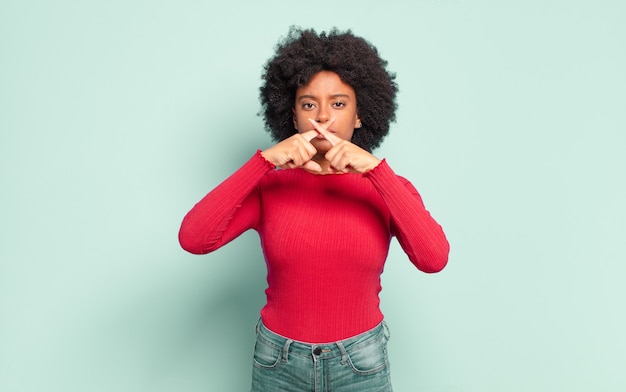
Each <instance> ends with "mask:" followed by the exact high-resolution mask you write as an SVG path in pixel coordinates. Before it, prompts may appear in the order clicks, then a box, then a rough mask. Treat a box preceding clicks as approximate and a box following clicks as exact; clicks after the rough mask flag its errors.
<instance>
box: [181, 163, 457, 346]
mask: <svg viewBox="0 0 626 392" xmlns="http://www.w3.org/2000/svg"><path fill="white" fill-rule="evenodd" d="M248 229H254V230H256V231H257V232H258V234H259V237H260V238H261V247H262V248H263V253H264V256H265V260H266V263H267V282H268V287H267V289H266V290H265V293H266V295H267V304H266V305H265V306H264V307H263V309H262V310H261V317H262V319H263V323H264V324H265V325H266V326H267V327H268V328H269V329H270V330H272V331H274V332H276V333H278V334H280V335H283V336H285V337H289V338H291V339H293V340H298V341H302V342H309V343H325V342H332V341H337V340H341V339H345V338H348V337H351V336H354V335H357V334H359V333H361V332H364V331H367V330H369V329H371V328H373V327H374V326H376V325H377V324H378V323H380V321H381V320H382V319H383V315H382V313H381V311H380V308H379V302H380V301H379V297H378V294H379V292H380V290H381V286H380V275H381V273H382V272H383V266H384V264H385V260H386V258H387V253H388V251H389V243H390V240H391V237H392V236H394V235H395V236H396V238H397V239H398V241H399V242H400V245H401V246H402V249H404V251H405V252H406V254H407V255H408V256H409V259H410V260H411V262H412V263H413V264H414V265H415V266H416V267H417V268H418V269H420V270H421V271H424V272H438V271H440V270H441V269H442V268H443V267H444V266H445V265H446V262H447V260H448V252H449V245H448V242H447V240H446V237H445V234H444V233H443V230H442V229H441V226H439V224H437V222H435V220H434V219H433V218H432V217H431V216H430V214H429V213H428V211H427V210H426V209H425V208H424V204H423V203H422V200H421V197H420V195H419V194H418V192H417V190H416V189H415V188H414V187H413V186H412V185H411V183H409V182H408V181H407V180H405V179H403V178H402V177H399V176H397V175H395V174H394V172H393V171H392V170H391V168H390V167H389V166H388V164H387V162H386V161H385V160H383V161H382V162H381V163H380V164H379V165H378V166H377V167H376V168H374V169H373V170H371V171H369V172H368V173H365V174H332V175H316V174H312V173H309V172H307V171H305V170H302V169H286V170H275V168H274V166H273V165H272V164H271V163H270V162H268V161H267V160H265V159H264V158H263V156H262V155H261V154H260V151H257V153H256V154H255V155H254V156H253V157H252V158H251V159H250V160H249V161H248V162H247V163H245V164H244V165H243V166H242V167H241V168H240V169H239V170H237V171H236V172H235V173H234V174H232V175H231V176H230V177H229V178H227V179H226V180H225V181H224V182H222V183H221V184H220V185H218V186H217V187H216V188H215V189H214V190H212V191H211V192H210V193H209V194H207V195H206V196H205V197H204V198H203V199H202V200H200V202H198V204H196V205H195V206H194V207H193V209H191V211H189V213H188V214H187V215H186V216H185V218H184V219H183V222H182V225H181V228H180V233H179V240H180V244H181V246H182V247H183V248H184V249H185V250H187V251H189V252H191V253H195V254H203V253H208V252H211V251H214V250H216V249H218V248H219V247H221V246H222V245H224V244H226V243H228V242H229V241H231V240H233V239H234V238H236V237H237V236H239V235H240V234H241V233H243V232H244V231H246V230H248Z"/></svg>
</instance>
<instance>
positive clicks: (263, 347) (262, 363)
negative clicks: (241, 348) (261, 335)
mask: <svg viewBox="0 0 626 392" xmlns="http://www.w3.org/2000/svg"><path fill="white" fill-rule="evenodd" d="M281 355H282V349H279V348H277V347H275V346H274V345H272V344H269V343H266V342H264V341H263V340H262V339H258V338H257V340H256V343H255V345H254V357H253V359H254V365H255V366H258V367H261V368H264V369H272V368H275V367H277V366H278V364H279V363H280V358H281Z"/></svg>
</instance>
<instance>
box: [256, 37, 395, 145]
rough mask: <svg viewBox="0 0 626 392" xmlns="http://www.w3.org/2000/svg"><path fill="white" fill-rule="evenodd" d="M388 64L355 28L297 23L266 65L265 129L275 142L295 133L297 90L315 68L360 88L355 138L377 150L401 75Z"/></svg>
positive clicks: (392, 118)
mask: <svg viewBox="0 0 626 392" xmlns="http://www.w3.org/2000/svg"><path fill="white" fill-rule="evenodd" d="M386 67H387V61H385V60H383V59H381V58H380V56H379V55H378V50H377V49H376V48H375V47H374V46H373V45H371V44H370V43H369V42H368V41H366V40H365V39H363V38H361V37H357V36H355V35H354V34H352V32H351V31H350V30H347V31H345V32H341V31H339V30H337V29H336V28H333V29H332V30H330V31H329V32H328V33H326V32H321V33H319V34H318V33H316V32H315V31H314V30H313V29H307V30H303V29H301V28H299V27H295V26H292V27H291V28H290V29H289V32H288V34H287V36H286V37H284V38H283V39H281V40H280V41H279V42H278V44H277V46H276V52H275V55H274V56H273V57H272V58H270V59H269V60H268V61H267V63H266V64H265V67H264V72H263V76H262V79H263V83H262V85H261V87H260V101H261V105H262V111H261V112H260V113H259V114H260V115H263V117H264V121H265V129H266V130H267V131H268V132H269V133H270V135H271V137H272V139H273V140H275V141H281V140H284V139H287V138H288V137H290V136H292V135H294V134H295V133H296V132H297V131H296V130H295V129H294V126H293V108H294V105H295V97H296V90H297V89H298V87H301V86H305V85H306V84H308V83H309V81H310V80H311V78H312V77H313V76H314V75H315V74H316V73H318V72H320V71H332V72H335V73H336V74H338V75H339V77H340V78H341V80H342V81H343V82H344V83H347V84H349V85H350V86H351V87H352V88H353V89H354V91H355V93H356V101H357V112H358V114H359V117H360V119H361V122H362V127H361V128H359V129H358V130H355V132H354V134H353V136H352V143H354V144H356V145H357V146H359V147H361V148H363V149H365V150H367V151H372V150H373V149H375V148H377V147H378V146H380V143H381V142H382V140H383V138H384V137H385V136H386V135H387V134H388V133H389V124H390V123H391V122H393V121H395V118H396V115H395V112H396V108H397V104H396V93H397V91H398V86H397V84H396V82H395V77H396V75H395V74H394V73H391V72H389V71H387V69H386Z"/></svg>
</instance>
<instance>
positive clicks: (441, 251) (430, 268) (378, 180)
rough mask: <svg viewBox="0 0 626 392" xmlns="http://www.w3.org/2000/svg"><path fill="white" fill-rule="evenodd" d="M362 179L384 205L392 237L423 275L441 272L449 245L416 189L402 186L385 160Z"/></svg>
mask: <svg viewBox="0 0 626 392" xmlns="http://www.w3.org/2000/svg"><path fill="white" fill-rule="evenodd" d="M365 176H366V177H367V178H369V179H370V180H371V181H372V183H373V184H374V186H375V187H376V189H377V190H378V192H379V193H380V195H381V196H382V198H383V200H384V201H385V203H386V204H387V207H388V208H389V211H390V213H391V219H392V225H393V230H394V234H395V236H396V237H397V238H398V241H399V242H400V245H401V246H402V249H403V250H404V251H405V252H406V254H407V255H408V256H409V259H410V260H411V262H412V263H413V264H414V265H415V266H416V267H417V268H418V269H420V270H421V271H424V272H438V271H440V270H442V269H443V268H444V267H445V265H446V263H447V261H448V254H449V251H450V246H449V244H448V240H447V239H446V236H445V234H444V232H443V229H442V228H441V226H440V225H439V224H438V223H437V222H436V221H435V219H433V217H432V216H431V215H430V213H429V212H428V211H427V210H426V208H425V207H424V203H423V202H422V199H421V197H420V195H419V193H418V192H417V190H416V189H415V188H414V187H413V186H412V185H411V184H410V183H409V182H408V181H407V182H406V183H404V182H403V180H401V179H400V178H399V177H398V176H397V175H396V174H395V173H394V172H393V170H391V168H390V167H389V165H388V164H387V163H386V161H385V160H383V161H382V162H381V163H380V164H379V165H378V166H377V167H376V168H374V169H373V170H371V171H369V172H368V173H366V174H365Z"/></svg>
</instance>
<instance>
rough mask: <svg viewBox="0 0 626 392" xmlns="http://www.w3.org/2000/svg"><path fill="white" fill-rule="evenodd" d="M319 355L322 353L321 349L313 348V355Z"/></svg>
mask: <svg viewBox="0 0 626 392" xmlns="http://www.w3.org/2000/svg"><path fill="white" fill-rule="evenodd" d="M321 353H322V349H321V348H319V347H315V348H314V349H313V354H315V355H320V354H321Z"/></svg>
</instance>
